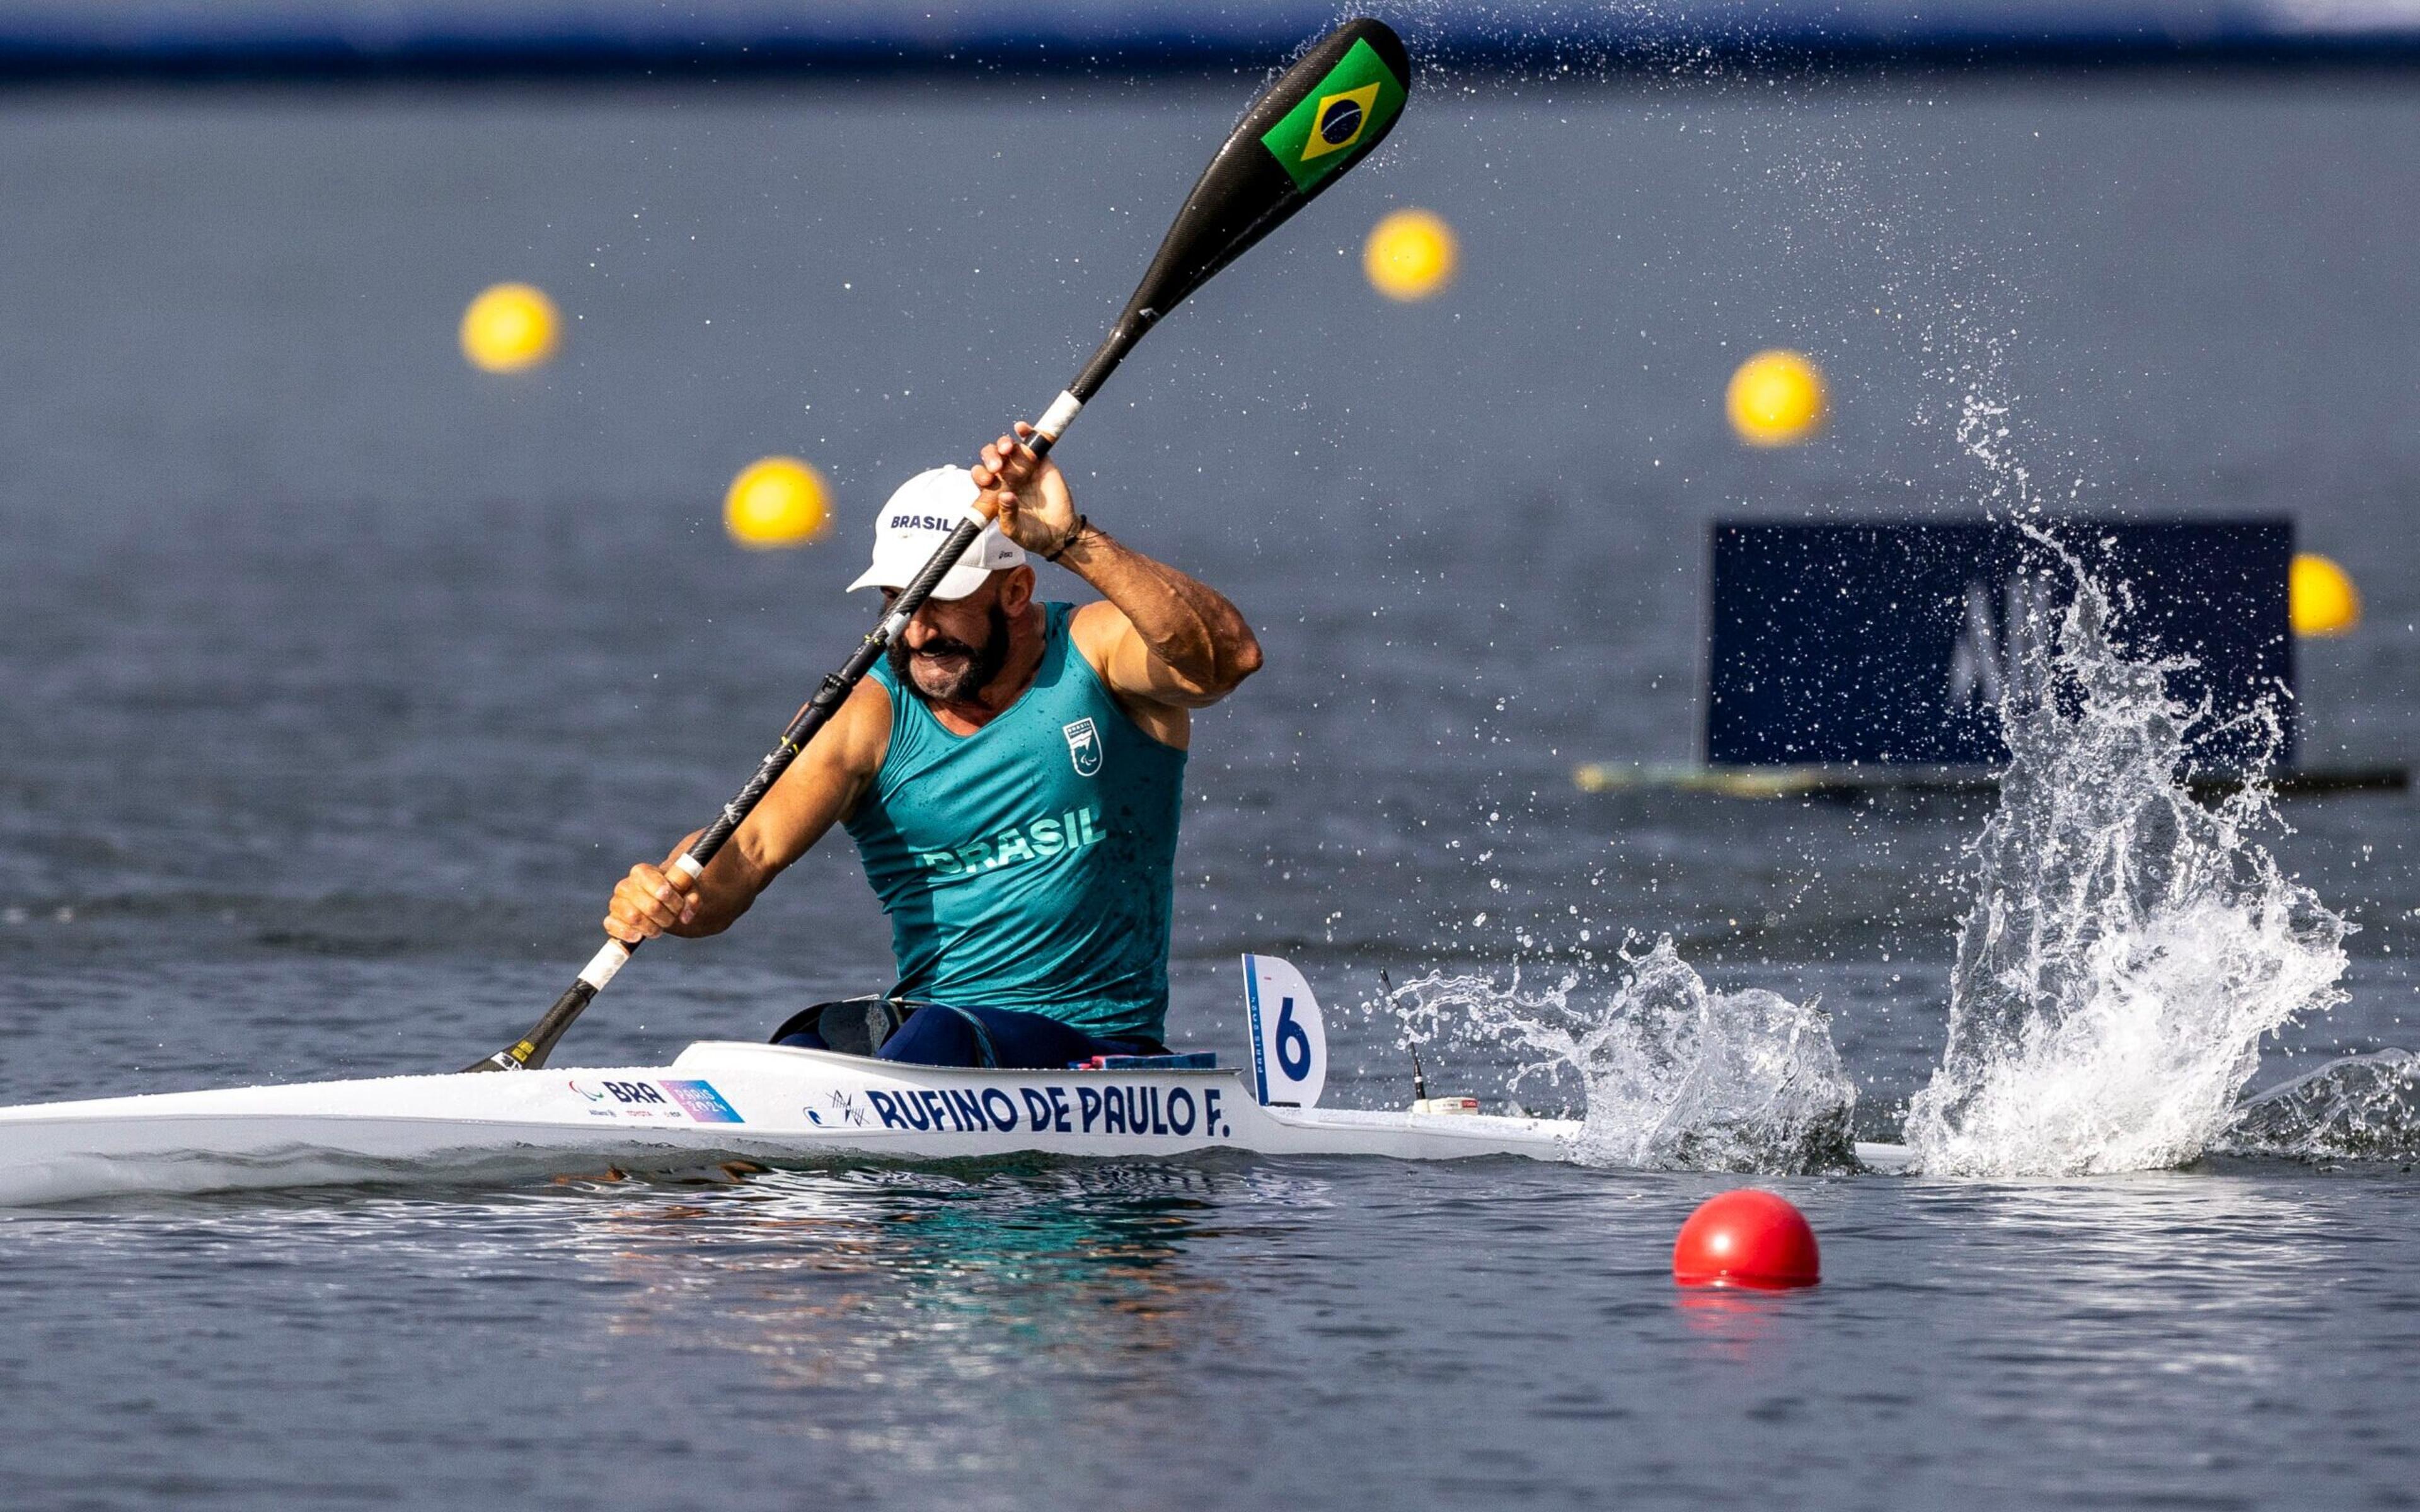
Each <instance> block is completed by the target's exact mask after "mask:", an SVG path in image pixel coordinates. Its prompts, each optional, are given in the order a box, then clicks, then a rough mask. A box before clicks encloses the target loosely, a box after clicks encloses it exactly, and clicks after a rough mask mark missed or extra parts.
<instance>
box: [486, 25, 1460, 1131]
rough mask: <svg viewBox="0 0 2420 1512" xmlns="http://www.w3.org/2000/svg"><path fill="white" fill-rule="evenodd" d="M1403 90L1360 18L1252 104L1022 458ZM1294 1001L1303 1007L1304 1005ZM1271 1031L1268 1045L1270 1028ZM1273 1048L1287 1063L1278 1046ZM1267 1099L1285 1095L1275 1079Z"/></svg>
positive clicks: (805, 718) (1394, 48)
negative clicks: (1272, 1092)
mask: <svg viewBox="0 0 2420 1512" xmlns="http://www.w3.org/2000/svg"><path fill="white" fill-rule="evenodd" d="M1411 79H1412V74H1411V59H1410V57H1409V56H1408V55H1407V54H1405V52H1404V44H1403V40H1402V39H1400V38H1398V37H1397V36H1396V35H1395V33H1394V32H1393V30H1392V29H1391V28H1389V27H1388V26H1387V25H1386V23H1383V22H1377V21H1372V20H1369V19H1367V18H1362V19H1358V20H1354V21H1348V22H1346V23H1344V24H1343V25H1342V26H1339V27H1337V28H1336V29H1335V30H1334V31H1332V32H1329V33H1328V34H1327V35H1326V37H1323V38H1321V39H1319V40H1318V41H1317V42H1316V43H1314V44H1312V46H1311V49H1310V50H1309V51H1307V52H1306V53H1304V54H1303V55H1302V56H1301V57H1300V58H1299V59H1297V60H1296V61H1295V63H1294V64H1293V66H1291V67H1290V68H1288V69H1286V70H1285V71H1284V72H1283V73H1281V74H1280V75H1279V76H1278V78H1277V79H1276V81H1275V82H1273V83H1272V84H1270V85H1269V86H1268V87H1267V88H1265V89H1264V90H1262V91H1261V93H1260V96H1259V97H1258V98H1257V99H1255V100H1253V101H1252V103H1251V106H1250V108H1249V109H1248V110H1246V111H1245V112H1244V116H1243V119H1242V120H1240V121H1238V122H1237V123H1236V125H1235V128H1234V130H1233V131H1231V132H1229V133H1228V136H1227V139H1226V141H1225V142H1223V143H1221V144H1220V145H1219V147H1218V152H1217V153H1215V154H1214V155H1213V156H1212V157H1211V159H1210V165H1209V166H1208V167H1207V168H1205V169H1203V170H1202V177H1201V179H1200V180H1199V181H1198V182H1196V183H1195V184H1194V186H1193V192H1192V193H1189V194H1187V196H1186V199H1185V203H1184V204H1183V205H1182V206H1181V207H1179V208H1178V209H1177V212H1176V219H1175V221H1174V223H1173V224H1171V225H1170V226H1169V229H1168V235H1167V237H1166V238H1165V239H1163V240H1162V241H1161V242H1160V244H1159V251H1158V253H1157V254H1156V255H1155V256H1154V257H1153V258H1152V260H1151V266H1150V268H1149V269H1147V270H1145V271H1144V273H1143V276H1142V282H1141V283H1140V284H1139V285H1136V287H1135V291H1134V296H1133V297H1132V298H1131V299H1129V300H1127V301H1126V305H1125V309H1124V310H1122V311H1120V312H1119V314H1118V318H1117V321H1116V323H1115V324H1113V325H1112V326H1111V327H1110V328H1109V335H1108V336H1107V337H1106V338H1105V339H1104V340H1103V341H1102V342H1101V345H1100V347H1098V349H1096V350H1095V351H1094V353H1093V355H1092V358H1091V360H1090V361H1088V362H1086V363H1085V364H1084V366H1083V368H1082V369H1081V370H1080V371H1079V372H1078V374H1077V375H1076V379H1075V381H1074V382H1072V383H1070V384H1069V385H1068V386H1067V387H1066V388H1065V389H1064V390H1063V391H1062V392H1061V393H1060V394H1059V397H1058V398H1056V399H1054V400H1052V401H1051V403H1050V405H1049V407H1048V408H1047V409H1045V410H1044V411H1043V413H1042V418H1041V419H1040V420H1038V421H1036V422H1034V424H1033V436H1032V440H1031V441H1030V443H1029V444H1030V445H1031V446H1032V450H1033V452H1034V453H1035V454H1036V455H1047V453H1048V452H1049V450H1050V448H1051V447H1052V446H1053V445H1054V444H1056V443H1057V441H1058V440H1059V438H1060V437H1061V436H1063V435H1064V434H1065V433H1066V430H1067V427H1068V425H1070V424H1073V423H1074V421H1075V419H1076V416H1077V413H1078V411H1079V410H1081V409H1083V408H1084V405H1085V404H1086V402H1087V401H1089V400H1090V399H1091V398H1092V397H1093V395H1094V393H1097V392H1099V390H1100V387H1101V385H1102V384H1104V383H1106V382H1108V381H1109V375H1110V374H1111V373H1113V372H1115V371H1117V367H1118V364H1119V363H1122V362H1124V361H1125V357H1126V354H1127V353H1128V352H1130V351H1132V350H1133V349H1134V347H1135V344H1136V343H1138V342H1140V340H1142V338H1143V336H1144V335H1145V334H1146V333H1147V332H1150V330H1151V329H1152V327H1154V326H1155V325H1157V324H1158V323H1159V320H1160V318H1161V316H1165V315H1167V314H1168V312H1169V311H1171V310H1172V309H1174V308H1175V307H1176V306H1177V304H1178V303H1179V302H1181V301H1183V300H1184V299H1185V297H1186V296H1187V295H1188V294H1190V293H1192V292H1193V291H1194V290H1195V289H1197V288H1200V287H1201V286H1202V285H1203V284H1205V283H1207V282H1209V280H1210V279H1211V277H1212V276H1213V275H1215V274H1216V273H1217V272H1218V270H1220V269H1222V268H1224V267H1226V266H1227V265H1228V264H1229V263H1231V262H1233V261H1234V260H1235V259H1236V258H1237V257H1240V256H1242V255H1244V254H1245V253H1246V252H1248V251H1249V250H1250V249H1251V247H1252V246H1253V244H1254V243H1256V242H1258V241H1259V240H1260V239H1262V238H1264V237H1265V236H1267V235H1268V234H1269V233H1270V232H1271V231H1273V230H1275V229H1276V228H1277V227H1278V226H1280V225H1281V224H1284V223H1285V221H1286V220H1287V219H1288V218H1289V217H1290V216H1292V215H1293V214H1294V213H1295V211H1296V210H1298V209H1300V208H1303V207H1304V206H1305V205H1307V204H1309V203H1311V199H1312V197H1313V196H1315V195H1317V194H1319V193H1321V192H1322V191H1324V190H1326V188H1327V186H1328V185H1330V184H1332V183H1334V182H1335V181H1336V180H1337V179H1338V178H1340V177H1343V175H1344V173H1345V172H1346V171H1347V170H1349V169H1350V168H1352V167H1353V165H1354V164H1356V163H1357V162H1360V161H1361V160H1363V159H1364V158H1367V157H1368V156H1369V155H1370V154H1371V152H1372V151H1373V150H1375V149H1376V147H1377V146H1378V144H1379V143H1380V142H1383V141H1384V140H1386V137H1387V133H1388V131H1391V130H1393V129H1394V125H1395V121H1396V119H1397V118H1398V117H1399V116H1401V115H1402V114H1403V109H1404V100H1406V99H1407V98H1408V97H1409V94H1410V91H1411ZM990 520H991V517H990V514H989V512H988V511H987V509H986V508H985V500H984V499H983V498H980V497H979V498H978V500H977V501H976V502H975V503H974V504H971V505H970V506H968V509H967V514H966V517H965V518H964V519H963V520H961V521H960V522H959V523H958V525H957V527H956V528H955V529H954V531H952V532H951V533H950V535H949V538H948V539H947V540H945V541H943V542H942V543H941V546H940V548H939V549H938V550H936V551H935V552H934V553H933V555H932V558H931V560H929V561H927V562H926V563H924V566H923V570H921V571H920V572H918V573H917V574H916V576H915V577H914V578H913V579H910V580H909V581H908V583H907V586H906V587H905V588H904V589H902V590H901V591H900V593H899V594H898V596H897V598H896V599H894V600H893V601H892V603H891V604H890V605H889V606H888V608H887V609H885V611H884V613H883V616H882V618H881V620H880V621H879V622H878V623H876V625H875V627H874V628H873V629H872V630H871V631H869V632H868V633H867V634H866V636H865V639H864V640H862V641H861V642H860V643H859V644H858V647H857V649H856V651H855V652H853V653H852V654H851V655H850V656H849V658H848V660H846V661H845V662H844V663H842V665H841V666H840V668H839V669H838V670H837V671H833V672H831V673H830V674H829V675H827V676H826V677H825V678H824V680H823V683H822V685H821V686H820V687H818V688H817V689H816V691H815V695H814V698H813V699H812V700H810V701H809V702H808V703H807V705H806V707H804V708H802V709H800V710H799V715H798V717H797V718H795V719H793V720H791V721H790V725H789V728H788V729H786V730H784V731H783V733H782V738H781V740H780V741H779V742H778V743H777V744H776V745H775V746H774V747H773V748H772V749H771V750H770V751H768V753H767V754H766V756H765V759H764V761H763V762H762V763H760V764H758V765H757V768H756V772H755V775H754V776H752V777H751V778H750V779H748V782H747V785H746V786H744V787H742V788H741V789H740V790H739V793H738V795H737V796H736V797H734V798H733V799H732V800H731V801H730V802H729V803H727V804H725V805H723V808H722V812H721V814H719V815H718V816H716V818H715V821H714V823H713V824H712V825H709V826H707V828H706V829H705V830H704V831H703V832H701V833H700V834H699V835H698V837H697V839H696V840H695V841H691V842H690V845H689V847H688V849H687V850H686V851H685V852H684V853H683V854H682V855H681V856H678V857H676V858H675V860H674V862H673V863H672V869H673V870H675V871H678V872H682V873H685V874H686V876H687V877H689V878H690V879H694V878H696V877H697V876H699V875H700V874H701V873H703V872H705V870H706V863H707V862H709V861H711V860H713V859H714V857H715V855H716V853H718V852H719V851H721V849H722V847H723V844H724V842H726V841H729V840H730V839H731V837H732V835H733V833H734V832H736V831H737V829H738V828H739V825H740V824H741V823H742V822H743V821H744V820H746V819H747V817H748V816H749V814H750V813H751V812H752V811H753V810H755V808H756V805H757V804H758V802H759V801H761V800H762V799H763V798H764V796H765V795H766V794H767V793H768V792H769V791H771V789H772V787H773V784H774V783H775V782H777V781H779V780H780V779H781V777H782V774H783V773H784V772H786V771H788V770H789V767H790V764H791V763H792V762H794V761H796V760H797V759H798V756H799V752H800V751H803V750H804V749H806V748H807V744H808V742H810V741H812V740H813V739H814V737H815V733H816V732H817V731H819V730H821V729H822V728H823V727H824V726H825V725H826V724H828V723H830V720H831V717H832V716H833V714H834V713H835V712H836V711H837V710H838V709H839V708H840V706H841V705H842V704H843V703H844V702H846V701H847V699H848V696H849V694H850V692H851V691H852V690H853V689H855V688H856V687H857V686H858V684H859V683H860V682H861V681H863V680H864V678H865V675H866V673H867V672H868V671H871V670H872V669H873V667H874V665H875V664H876V662H878V661H880V660H881V659H882V657H883V656H884V655H885V653H887V652H888V651H889V650H890V647H891V643H892V640H896V639H897V638H898V636H899V635H900V634H901V632H902V631H904V630H905V629H906V628H907V623H908V621H909V620H911V619H913V618H914V617H915V615H916V612H917V610H918V609H921V608H923V604H924V601H925V600H926V599H927V598H929V597H931V596H932V594H933V591H934V589H935V588H936V587H937V586H939V583H940V581H941V579H942V578H943V577H944V576H945V575H946V574H947V573H948V572H949V571H950V569H951V568H952V567H954V566H955V565H956V564H957V563H958V560H959V558H961V557H962V556H964V555H965V554H966V551H967V548H969V547H970V546H972V545H973V544H974V540H975V537H976V536H977V535H979V534H981V533H982V532H983V530H984V528H985V526H986V525H988V524H989V523H990ZM636 949H638V947H637V946H636V945H635V944H625V943H624V942H622V941H620V940H609V941H608V942H607V943H606V945H605V947H604V949H600V950H598V951H597V954H596V956H595V957H594V958H593V959H591V960H590V961H589V963H588V964H587V965H586V966H585V967H583V968H582V970H581V973H580V976H579V978H578V980H575V981H573V982H572V984H571V986H570V987H569V988H567V989H566V991H565V992H564V994H563V995H562V996H561V997H559V998H557V999H555V1002H554V1006H553V1007H551V1008H550V1009H548V1010H547V1011H546V1014H545V1016H544V1017H542V1018H540V1019H539V1020H538V1021H537V1023H536V1025H535V1026H533V1027H532V1028H531V1029H530V1031H529V1033H527V1034H526V1035H524V1036H522V1037H521V1038H520V1040H518V1041H515V1042H514V1043H512V1044H510V1045H508V1046H506V1047H505V1048H504V1049H502V1050H499V1051H497V1052H496V1053H495V1054H494V1055H492V1056H489V1057H487V1058H486V1059H484V1060H481V1061H479V1062H478V1063H477V1064H475V1065H473V1066H470V1067H468V1068H466V1069H468V1070H470V1071H520V1070H525V1069H529V1068H533V1067H537V1066H543V1065H545V1064H546V1060H547V1057H548V1056H549V1055H550V1054H551V1052H552V1051H553V1049H554V1045H555V1041H558V1040H560V1039H562V1037H563V1034H564V1031H565V1030H566V1029H568V1028H569V1027H570V1026H571V1025H572V1021H573V1020H575V1019H577V1018H579V1016H580V1014H581V1012H582V1011H583V1010H584V1009H586V1008H587V1006H588V1005H589V1003H590V1002H591V1001H592V1000H594V999H595V998H596V996H597V993H599V992H601V991H602V990H603V989H604V987H605V984H606V983H607V982H610V981H612V980H613V975H614V973H616V972H618V971H619V970H621V969H622V966H623V964H625V963H627V962H628V960H629V959H630V956H631V953H632V952H633V951H635V950H636ZM1296 980H1299V979H1296ZM1303 1001H1304V1002H1306V1003H1307V1002H1308V1001H1309V995H1308V993H1307V992H1306V994H1305V996H1304V998H1303ZM1272 1024H1273V1026H1272V1033H1275V1032H1276V1026H1275V1021H1272ZM1306 1032H1307V1033H1309V1034H1310V1036H1311V1057H1310V1064H1311V1072H1312V1073H1313V1075H1314V1076H1315V1077H1316V1078H1319V1079H1324V1078H1325V1075H1326V1064H1325V1061H1326V1056H1325V1046H1324V1041H1320V1040H1319V1039H1318V1037H1317V1035H1316V1025H1315V1021H1314V1022H1313V1026H1312V1028H1311V1030H1310V1031H1306ZM1284 1048H1286V1049H1288V1050H1291V1051H1297V1052H1298V1051H1299V1050H1300V1046H1299V1045H1297V1044H1296V1043H1295V1041H1294V1040H1293V1039H1291V1038H1289V1039H1288V1040H1287V1041H1286V1044H1285V1046H1284ZM1282 1069H1283V1068H1282V1066H1281V1067H1280V1070H1281V1071H1282ZM1272 1085H1273V1086H1278V1087H1292V1086H1295V1085H1297V1083H1296V1080H1295V1079H1292V1078H1285V1077H1280V1080H1279V1081H1278V1082H1277V1083H1274V1084H1272ZM1317 1095H1318V1092H1317V1088H1316V1086H1315V1085H1312V1086H1311V1091H1310V1095H1309V1096H1307V1097H1303V1098H1302V1099H1300V1101H1302V1102H1303V1103H1304V1104H1305V1105H1308V1104H1309V1103H1311V1101H1312V1100H1314V1099H1315V1098H1316V1097H1317Z"/></svg>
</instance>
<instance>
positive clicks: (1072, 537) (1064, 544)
mask: <svg viewBox="0 0 2420 1512" xmlns="http://www.w3.org/2000/svg"><path fill="white" fill-rule="evenodd" d="M1092 528H1093V522H1092V521H1091V520H1090V519H1088V518H1086V517H1083V516H1081V515H1078V516H1077V517H1076V523H1075V526H1074V527H1073V528H1072V529H1070V530H1069V531H1068V532H1067V533H1066V534H1064V535H1063V536H1061V537H1060V538H1059V547H1058V549H1057V550H1054V551H1045V552H1043V553H1042V560H1043V561H1045V562H1056V561H1058V560H1059V559H1060V558H1061V557H1062V556H1063V555H1065V554H1066V551H1067V548H1069V547H1071V546H1074V545H1075V544H1076V537H1078V536H1079V535H1081V534H1083V533H1084V532H1086V531H1088V530H1090V529H1092Z"/></svg>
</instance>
